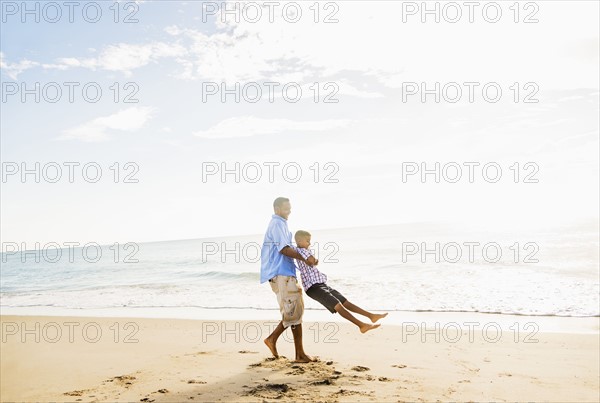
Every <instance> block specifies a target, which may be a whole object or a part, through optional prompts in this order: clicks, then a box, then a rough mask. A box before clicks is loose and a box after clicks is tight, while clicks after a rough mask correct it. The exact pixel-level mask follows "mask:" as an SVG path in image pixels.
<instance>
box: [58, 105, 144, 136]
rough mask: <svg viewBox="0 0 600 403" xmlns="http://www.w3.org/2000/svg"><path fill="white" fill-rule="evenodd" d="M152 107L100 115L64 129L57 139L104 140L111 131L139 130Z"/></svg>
mask: <svg viewBox="0 0 600 403" xmlns="http://www.w3.org/2000/svg"><path fill="white" fill-rule="evenodd" d="M153 112H154V108H151V107H137V106H136V107H132V108H128V109H123V110H121V111H119V112H117V113H114V114H112V115H109V116H102V117H99V118H96V119H93V120H90V121H88V122H85V123H83V124H81V125H79V126H76V127H73V128H70V129H66V130H64V131H63V132H62V134H61V135H60V136H59V137H58V138H57V140H79V141H84V142H99V141H106V140H108V139H109V138H110V132H111V131H126V132H133V131H136V130H139V129H140V128H142V127H143V126H144V124H145V123H146V122H147V121H148V120H149V119H150V118H151V117H152V114H153Z"/></svg>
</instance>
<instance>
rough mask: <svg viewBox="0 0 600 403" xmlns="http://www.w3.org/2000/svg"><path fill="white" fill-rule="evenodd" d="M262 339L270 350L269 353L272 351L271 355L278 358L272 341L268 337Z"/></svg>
mask: <svg viewBox="0 0 600 403" xmlns="http://www.w3.org/2000/svg"><path fill="white" fill-rule="evenodd" d="M264 341H265V344H266V345H267V347H269V350H271V353H273V357H275V358H278V357H279V354H277V346H275V343H273V342H272V341H271V339H269V338H268V337H267V338H266V339H265V340H264Z"/></svg>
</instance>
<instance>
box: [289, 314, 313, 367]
mask: <svg viewBox="0 0 600 403" xmlns="http://www.w3.org/2000/svg"><path fill="white" fill-rule="evenodd" d="M291 328H292V334H293V335H294V347H295V348H296V360H295V362H311V361H316V360H315V359H314V358H312V357H311V356H309V355H306V353H305V352H304V346H303V345H302V323H300V324H298V325H292V326H291Z"/></svg>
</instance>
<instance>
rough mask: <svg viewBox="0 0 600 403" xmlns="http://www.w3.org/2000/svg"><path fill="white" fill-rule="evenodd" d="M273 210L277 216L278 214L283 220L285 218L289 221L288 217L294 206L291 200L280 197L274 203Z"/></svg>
mask: <svg viewBox="0 0 600 403" xmlns="http://www.w3.org/2000/svg"><path fill="white" fill-rule="evenodd" d="M273 210H274V211H275V214H277V215H278V216H279V217H281V218H285V219H286V220H287V218H288V216H289V215H290V213H291V212H292V205H291V204H290V199H288V198H287V197H278V198H277V199H275V201H274V202H273Z"/></svg>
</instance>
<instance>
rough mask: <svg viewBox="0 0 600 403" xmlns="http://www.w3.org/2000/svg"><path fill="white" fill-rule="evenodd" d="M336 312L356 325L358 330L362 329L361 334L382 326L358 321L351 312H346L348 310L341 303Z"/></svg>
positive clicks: (336, 307)
mask: <svg viewBox="0 0 600 403" xmlns="http://www.w3.org/2000/svg"><path fill="white" fill-rule="evenodd" d="M335 310H336V312H337V313H339V314H340V315H341V316H342V317H343V318H345V319H348V320H349V321H350V322H352V323H354V324H355V325H356V326H358V328H359V329H360V332H361V333H365V332H368V331H369V330H373V329H376V328H378V327H379V326H381V325H380V324H376V325H371V324H368V323H364V322H361V321H360V320H358V319H356V318H355V317H354V315H352V314H351V313H350V312H348V311H347V310H346V308H344V305H342V303H341V302H338V304H337V305H336V306H335Z"/></svg>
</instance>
